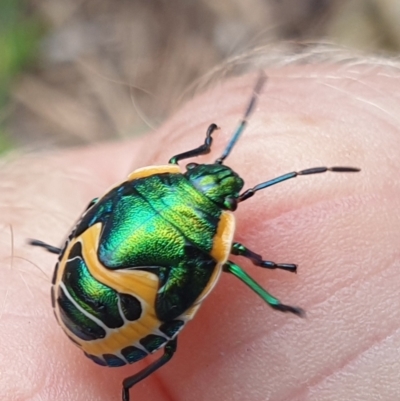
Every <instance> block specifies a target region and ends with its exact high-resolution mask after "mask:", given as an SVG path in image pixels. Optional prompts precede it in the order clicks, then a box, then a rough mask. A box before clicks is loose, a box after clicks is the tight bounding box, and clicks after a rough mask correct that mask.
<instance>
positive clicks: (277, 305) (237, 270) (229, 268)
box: [224, 260, 305, 317]
mask: <svg viewBox="0 0 400 401" xmlns="http://www.w3.org/2000/svg"><path fill="white" fill-rule="evenodd" d="M224 271H225V272H228V273H231V274H233V275H234V276H236V277H237V278H238V279H239V280H240V281H242V282H243V283H245V284H246V285H247V286H248V287H250V288H251V289H252V290H253V291H254V292H255V293H256V294H257V295H259V296H260V297H261V298H262V299H263V300H264V301H265V302H266V303H267V304H268V305H270V306H271V307H272V308H274V309H277V310H280V311H282V312H291V313H294V314H295V315H297V316H300V317H303V316H304V315H305V312H304V311H303V309H301V308H297V307H294V306H290V305H285V304H282V303H281V302H280V301H279V299H277V298H275V297H273V296H272V295H271V294H269V293H268V292H267V291H266V290H264V288H262V287H261V286H260V285H259V284H258V283H257V282H256V281H254V280H253V279H252V278H251V277H250V276H249V275H248V274H247V273H246V272H245V271H244V270H243V269H242V268H241V267H240V266H238V265H236V264H235V263H233V262H231V261H229V260H228V261H227V262H226V263H225V265H224Z"/></svg>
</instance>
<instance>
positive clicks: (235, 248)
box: [231, 242, 297, 273]
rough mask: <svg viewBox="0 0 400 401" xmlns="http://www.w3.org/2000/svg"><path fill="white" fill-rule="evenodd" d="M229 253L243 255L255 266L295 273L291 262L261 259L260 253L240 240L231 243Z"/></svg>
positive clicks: (294, 267) (294, 266) (295, 268)
mask: <svg viewBox="0 0 400 401" xmlns="http://www.w3.org/2000/svg"><path fill="white" fill-rule="evenodd" d="M231 253H232V255H239V256H244V257H245V258H247V259H250V260H251V261H252V262H253V264H255V265H256V266H260V267H264V268H266V269H282V270H286V271H289V272H292V273H296V270H297V265H295V264H293V263H275V262H272V261H270V260H263V258H262V256H261V255H259V254H258V253H255V252H253V251H251V250H250V249H248V248H246V247H245V246H244V245H243V244H241V243H240V242H234V243H233V244H232V250H231Z"/></svg>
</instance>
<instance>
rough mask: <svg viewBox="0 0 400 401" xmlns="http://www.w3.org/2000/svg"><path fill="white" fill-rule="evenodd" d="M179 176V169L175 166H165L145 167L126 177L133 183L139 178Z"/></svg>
mask: <svg viewBox="0 0 400 401" xmlns="http://www.w3.org/2000/svg"><path fill="white" fill-rule="evenodd" d="M165 173H170V174H181V169H180V168H179V166H178V165H176V164H167V165H164V166H147V167H142V168H139V169H137V170H135V171H133V172H132V173H130V174H129V175H128V180H129V181H133V180H137V179H139V178H145V177H150V176H151V175H155V174H165Z"/></svg>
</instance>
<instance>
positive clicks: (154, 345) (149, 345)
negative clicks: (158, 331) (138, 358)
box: [140, 334, 167, 353]
mask: <svg viewBox="0 0 400 401" xmlns="http://www.w3.org/2000/svg"><path fill="white" fill-rule="evenodd" d="M166 342H167V339H166V338H164V337H161V336H156V335H155V334H149V335H148V336H146V337H145V338H142V339H141V340H140V344H141V345H143V347H144V348H146V349H147V351H149V352H150V353H151V352H154V351H156V350H158V349H159V348H160V347H162V346H163V345H164V344H165V343H166Z"/></svg>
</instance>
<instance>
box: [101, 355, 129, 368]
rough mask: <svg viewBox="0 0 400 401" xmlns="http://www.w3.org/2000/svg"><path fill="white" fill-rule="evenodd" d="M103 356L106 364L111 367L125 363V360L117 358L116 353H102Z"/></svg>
mask: <svg viewBox="0 0 400 401" xmlns="http://www.w3.org/2000/svg"><path fill="white" fill-rule="evenodd" d="M103 358H104V360H105V361H106V364H107V366H110V367H112V368H114V367H115V368H117V367H119V366H124V365H126V362H125V361H124V360H122V359H121V358H118V357H117V356H116V355H113V354H104V355H103Z"/></svg>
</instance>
